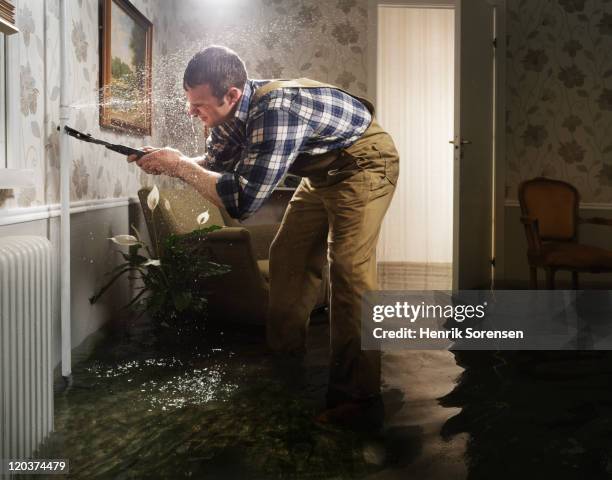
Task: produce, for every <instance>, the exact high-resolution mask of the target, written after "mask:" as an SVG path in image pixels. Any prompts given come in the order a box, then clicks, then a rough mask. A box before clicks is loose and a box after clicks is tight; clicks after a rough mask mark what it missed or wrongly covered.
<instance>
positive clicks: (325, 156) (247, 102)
mask: <svg viewBox="0 0 612 480" xmlns="http://www.w3.org/2000/svg"><path fill="white" fill-rule="evenodd" d="M183 87H184V89H185V92H186V95H187V99H188V101H189V114H190V115H193V116H197V117H198V118H199V119H200V120H201V121H202V123H203V124H204V125H205V126H206V127H209V128H211V134H210V137H209V138H208V140H207V145H208V151H207V155H206V156H205V157H201V158H186V157H185V156H183V155H182V154H181V153H180V152H179V151H177V150H174V149H171V148H164V149H160V150H154V149H150V148H148V149H147V151H149V152H150V153H148V154H147V155H145V156H143V157H142V158H141V159H140V160H138V161H137V164H138V165H139V166H140V167H141V168H142V169H143V170H144V171H146V172H147V173H152V174H162V173H163V174H166V175H171V176H174V177H178V178H181V179H182V180H184V181H185V182H187V183H189V184H190V185H192V186H193V187H194V188H195V189H196V190H198V191H199V192H200V193H201V194H202V195H203V196H204V197H206V198H208V199H209V200H210V201H212V202H213V203H215V204H216V205H218V206H220V207H223V208H225V209H226V210H227V211H228V213H229V214H230V215H231V216H232V217H234V218H238V219H244V218H246V217H248V216H249V215H250V214H252V213H253V212H255V211H256V210H257V209H258V208H259V207H260V206H261V205H262V204H263V203H264V202H265V200H266V199H267V198H268V197H269V196H270V194H271V193H272V191H273V190H274V188H275V187H276V185H277V184H278V183H279V182H280V181H281V179H282V178H283V176H284V175H285V174H286V173H287V172H290V173H293V174H296V175H299V176H301V177H303V179H302V182H301V183H300V185H299V187H298V188H297V190H296V192H295V194H294V195H293V198H292V199H291V201H290V203H289V206H288V208H287V211H286V212H285V215H284V218H283V221H282V223H281V227H280V230H279V232H278V234H277V235H276V237H275V239H274V241H273V243H272V246H271V250H270V312H269V313H270V315H269V321H268V325H267V338H268V343H269V346H270V347H271V348H272V349H274V350H275V351H280V352H285V353H293V354H295V353H298V354H299V353H301V352H303V351H304V349H305V341H306V329H307V325H308V319H309V315H310V313H311V310H312V308H313V307H314V304H315V301H316V297H317V292H318V289H319V287H320V282H321V272H322V269H323V267H324V265H325V260H326V259H327V260H328V262H329V268H330V290H331V295H330V332H331V333H330V335H331V365H330V381H329V389H328V395H327V403H328V410H327V411H326V412H324V414H323V415H321V416H320V417H319V419H320V420H321V421H338V422H344V421H350V420H351V418H352V417H360V416H361V414H362V413H363V412H364V411H366V410H369V409H371V406H372V405H373V404H379V402H380V352H377V351H362V350H361V337H360V335H361V334H360V318H361V298H362V295H363V293H364V292H365V291H367V290H376V289H377V284H376V243H377V239H378V234H379V231H380V225H381V222H382V219H383V217H384V215H385V212H386V211H387V208H388V206H389V203H390V201H391V198H392V196H393V193H394V190H395V183H396V181H397V177H398V154H397V151H396V149H395V146H394V145H393V141H392V139H391V137H390V136H389V135H388V134H387V133H386V132H384V131H383V130H382V129H381V128H380V126H379V125H378V124H377V123H376V121H375V120H374V119H373V110H374V109H373V106H372V104H371V103H370V102H368V101H367V100H364V99H361V98H358V97H355V96H352V95H350V94H348V93H346V92H344V91H342V90H340V89H338V88H336V87H332V86H330V85H325V84H321V83H318V82H315V81H312V80H308V79H298V80H290V81H265V80H262V81H260V80H249V79H248V78H247V73H246V69H245V67H244V63H243V62H242V60H241V59H240V58H239V57H238V55H237V54H236V53H234V52H233V51H231V50H229V49H227V48H225V47H219V46H211V47H208V48H206V49H204V50H202V51H200V52H199V53H197V54H196V55H195V56H194V57H193V58H192V59H191V60H190V62H189V64H188V65H187V68H186V70H185V74H184V77H183ZM130 160H131V161H134V160H136V159H135V158H130Z"/></svg>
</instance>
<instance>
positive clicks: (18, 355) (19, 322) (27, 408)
mask: <svg viewBox="0 0 612 480" xmlns="http://www.w3.org/2000/svg"><path fill="white" fill-rule="evenodd" d="M51 269H52V261H51V244H50V243H49V241H48V240H47V239H46V238H43V237H33V236H14V237H0V459H5V460H8V459H27V458H30V456H31V455H32V454H33V453H34V451H35V450H36V448H37V447H38V446H39V445H40V443H41V442H42V441H43V440H44V439H45V437H46V436H47V435H48V434H49V432H51V430H52V428H53V368H52V365H51V311H52V310H51V296H52V285H51V282H52V272H51ZM0 477H2V473H1V472H0Z"/></svg>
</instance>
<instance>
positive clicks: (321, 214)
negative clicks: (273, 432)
mask: <svg viewBox="0 0 612 480" xmlns="http://www.w3.org/2000/svg"><path fill="white" fill-rule="evenodd" d="M338 158H339V159H340V162H336V163H335V164H333V165H332V167H334V166H337V165H341V167H340V168H332V169H331V170H327V169H326V170H327V171H325V172H323V173H321V174H318V175H312V176H311V177H309V178H303V179H302V182H301V183H300V185H299V187H298V188H297V190H296V192H295V194H294V195H293V198H292V199H291V201H290V202H289V206H288V208H287V210H286V212H285V215H284V218H283V220H282V223H281V227H280V230H279V231H278V234H277V235H276V238H275V239H274V241H273V243H272V246H271V250H270V312H269V313H270V315H269V320H268V325H267V337H268V343H269V345H270V347H271V348H272V349H274V350H277V351H285V352H294V351H302V350H304V349H305V342H306V331H307V327H308V321H309V317H310V313H311V311H312V309H313V307H314V305H315V301H316V298H317V294H318V291H319V288H320V283H321V278H322V274H321V272H322V268H323V267H324V265H325V259H326V257H327V260H328V262H329V269H330V317H329V318H330V336H331V339H330V340H331V364H330V380H329V389H328V404H329V405H330V406H333V405H335V404H338V403H341V402H343V401H350V400H361V399H368V398H371V397H375V396H377V395H379V393H380V352H379V351H363V350H361V326H360V322H361V299H362V296H363V294H364V292H366V291H368V290H376V289H377V276H376V244H377V241H378V235H379V232H380V227H381V223H382V220H383V217H384V215H385V213H386V211H387V208H388V207H389V204H390V202H391V198H392V197H393V193H394V191H395V184H396V182H397V177H398V172H399V166H398V160H399V159H398V154H397V151H396V149H395V146H394V145H393V141H392V139H391V137H390V136H389V135H388V134H387V133H386V132H384V131H383V130H382V129H381V128H380V126H379V125H378V124H377V123H376V121H373V122H372V124H371V125H370V127H369V128H368V130H367V131H366V132H365V133H364V135H363V136H362V137H361V138H360V139H359V140H358V141H357V142H356V143H355V144H354V145H352V146H351V147H348V148H347V149H345V150H342V151H341V152H340V155H339V157H338ZM311 160H312V161H313V162H316V157H312V158H311ZM322 163H325V162H322ZM327 163H328V162H327Z"/></svg>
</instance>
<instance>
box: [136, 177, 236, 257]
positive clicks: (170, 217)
mask: <svg viewBox="0 0 612 480" xmlns="http://www.w3.org/2000/svg"><path fill="white" fill-rule="evenodd" d="M150 191H151V187H144V188H141V189H140V190H139V191H138V198H139V199H140V205H141V207H142V211H143V213H144V217H145V221H146V223H147V229H148V230H149V236H150V237H151V241H152V243H153V246H154V249H155V253H156V254H157V255H159V251H158V247H159V246H160V245H161V241H162V240H163V239H164V238H166V237H167V236H168V235H170V234H184V233H190V232H192V231H194V230H196V229H198V228H203V227H204V226H209V225H218V226H220V227H223V226H235V225H236V224H237V223H238V222H236V220H234V219H232V218H231V217H230V216H229V215H228V214H227V212H225V211H224V210H222V209H220V208H219V207H217V206H216V205H214V204H213V203H211V202H209V201H208V200H206V199H205V198H204V197H203V196H202V195H200V193H199V192H198V191H197V190H195V189H194V188H192V187H190V186H186V187H185V188H168V189H166V188H161V189H159V203H158V205H157V208H155V210H154V211H153V212H151V211H150V210H149V207H148V206H147V197H148V195H149V193H150ZM205 211H208V213H209V215H210V217H209V220H208V222H207V223H206V225H200V224H198V216H199V215H200V214H201V213H202V212H205Z"/></svg>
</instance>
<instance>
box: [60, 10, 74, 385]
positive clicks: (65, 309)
mask: <svg viewBox="0 0 612 480" xmlns="http://www.w3.org/2000/svg"><path fill="white" fill-rule="evenodd" d="M68 1H69V0H60V118H59V127H58V129H59V130H60V139H59V150H60V152H59V153H60V199H61V200H60V202H61V214H60V225H61V227H60V279H61V304H60V305H61V307H60V308H61V339H62V376H63V377H64V378H65V379H69V378H70V376H71V374H72V358H71V353H72V344H71V325H70V318H71V315H70V310H71V305H70V168H71V166H72V162H71V159H72V155H71V151H70V142H69V139H68V135H66V133H65V132H64V126H65V125H66V124H67V123H68V121H69V120H70V107H69V102H68V81H67V78H68V55H69V52H72V50H71V49H70V48H69V45H68V38H69V37H68Z"/></svg>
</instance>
